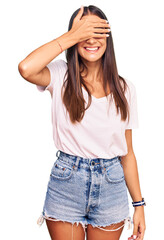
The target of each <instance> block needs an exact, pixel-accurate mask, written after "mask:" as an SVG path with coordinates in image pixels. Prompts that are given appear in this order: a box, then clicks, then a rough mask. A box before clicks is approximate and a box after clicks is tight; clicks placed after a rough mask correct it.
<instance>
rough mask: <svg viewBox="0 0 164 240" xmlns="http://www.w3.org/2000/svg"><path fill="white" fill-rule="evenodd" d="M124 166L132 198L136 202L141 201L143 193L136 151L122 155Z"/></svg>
mask: <svg viewBox="0 0 164 240" xmlns="http://www.w3.org/2000/svg"><path fill="white" fill-rule="evenodd" d="M122 166H123V170H124V175H125V181H126V184H127V188H128V190H129V193H130V195H131V198H132V200H133V201H134V202H135V201H141V200H142V194H141V189H140V183H139V174H138V167H137V161H136V157H135V154H134V152H130V153H128V154H127V155H126V156H123V157H122Z"/></svg>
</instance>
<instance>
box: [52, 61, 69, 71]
mask: <svg viewBox="0 0 164 240" xmlns="http://www.w3.org/2000/svg"><path fill="white" fill-rule="evenodd" d="M47 67H48V68H50V69H51V70H52V71H53V70H54V71H56V70H58V71H62V72H65V71H66V70H67V62H65V61H64V60H63V59H55V60H54V61H52V62H50V63H49V64H48V65H47Z"/></svg>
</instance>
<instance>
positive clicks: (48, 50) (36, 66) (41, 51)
mask: <svg viewBox="0 0 164 240" xmlns="http://www.w3.org/2000/svg"><path fill="white" fill-rule="evenodd" d="M56 40H57V41H58V42H59V43H60V45H61V46H62V49H63V51H64V50H66V49H68V48H70V47H71V46H73V45H75V44H76V43H77V42H78V40H77V38H76V36H75V35H74V34H73V33H72V32H71V31H69V32H66V33H64V34H63V35H61V36H60V37H58V38H56V39H54V40H52V41H50V42H48V43H46V44H44V45H42V46H40V47H39V48H37V49H35V50H34V51H32V52H31V53H30V54H29V55H28V56H27V57H26V58H25V59H23V60H22V61H21V62H20V63H19V66H21V69H23V70H24V75H26V76H30V75H34V74H37V73H39V72H40V71H41V70H42V69H43V68H44V67H45V66H46V65H47V64H48V63H50V62H51V61H52V60H53V59H54V58H56V57H57V56H58V55H59V54H60V53H61V48H60V46H59V44H58V42H57V41H56Z"/></svg>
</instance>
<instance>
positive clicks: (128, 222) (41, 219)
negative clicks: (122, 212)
mask: <svg viewBox="0 0 164 240" xmlns="http://www.w3.org/2000/svg"><path fill="white" fill-rule="evenodd" d="M45 219H47V220H51V221H54V222H57V221H62V222H69V223H71V224H72V225H74V224H75V223H76V225H77V226H78V225H79V224H81V225H82V227H83V230H84V232H85V228H87V225H88V224H90V225H91V226H92V227H93V228H99V229H101V230H103V231H117V230H119V229H120V228H122V227H123V226H125V225H128V229H130V228H131V226H132V220H131V217H130V216H127V217H126V218H124V219H122V220H118V221H115V222H112V223H111V222H110V223H108V224H107V223H105V224H101V225H98V224H95V223H90V222H86V221H85V222H84V221H76V220H75V221H71V220H68V219H66V218H57V217H54V216H48V215H47V214H46V213H45V212H42V214H41V216H40V217H39V219H38V220H37V224H38V225H39V226H41V225H42V224H43V222H44V220H45ZM122 221H124V223H123V224H122V225H121V226H120V227H118V228H115V229H104V228H103V227H107V226H112V225H115V224H117V223H120V222H122Z"/></svg>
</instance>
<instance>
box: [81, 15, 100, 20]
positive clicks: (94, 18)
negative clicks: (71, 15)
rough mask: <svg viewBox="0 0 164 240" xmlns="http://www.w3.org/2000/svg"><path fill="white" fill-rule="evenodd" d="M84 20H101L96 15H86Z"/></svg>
mask: <svg viewBox="0 0 164 240" xmlns="http://www.w3.org/2000/svg"><path fill="white" fill-rule="evenodd" d="M82 19H89V20H100V19H101V18H100V17H98V16H96V15H91V14H90V15H86V16H83V17H82Z"/></svg>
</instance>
